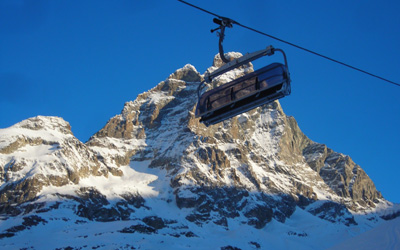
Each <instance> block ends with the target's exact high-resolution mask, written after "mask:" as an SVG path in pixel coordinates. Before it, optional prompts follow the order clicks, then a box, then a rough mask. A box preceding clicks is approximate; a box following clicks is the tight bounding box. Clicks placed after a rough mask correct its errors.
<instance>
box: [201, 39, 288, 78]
mask: <svg viewBox="0 0 400 250" xmlns="http://www.w3.org/2000/svg"><path fill="white" fill-rule="evenodd" d="M275 50H276V49H274V48H273V47H272V46H268V47H267V48H266V49H263V50H259V51H256V52H253V53H250V54H246V55H244V56H242V57H240V58H237V59H235V60H233V61H230V62H228V63H226V64H224V65H222V66H221V67H220V68H219V69H217V70H215V71H214V72H212V73H210V74H208V73H206V74H205V76H204V80H205V81H206V82H207V83H210V82H211V81H212V79H213V78H215V77H217V76H219V75H222V74H223V73H226V72H228V71H230V70H232V69H235V68H238V67H240V66H242V65H244V64H246V63H249V62H251V61H254V60H256V59H258V58H260V57H263V56H266V55H268V56H270V55H273V54H274V51H275ZM280 51H282V50H280Z"/></svg>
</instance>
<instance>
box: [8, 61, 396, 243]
mask: <svg viewBox="0 0 400 250" xmlns="http://www.w3.org/2000/svg"><path fill="white" fill-rule="evenodd" d="M238 55H239V54H237V53H229V54H228V57H229V58H234V57H237V56H238ZM220 64H221V61H220V59H219V58H218V56H216V58H215V60H214V65H213V66H212V67H210V68H209V69H208V71H212V70H215V69H216V68H217V66H218V65H220ZM252 70H253V68H252V65H251V64H248V65H244V66H242V67H241V68H239V69H236V70H234V71H232V72H229V73H228V74H225V75H222V76H220V77H218V78H217V79H216V80H215V81H214V82H213V83H212V84H211V87H215V86H218V85H220V84H223V83H224V82H227V81H229V80H232V79H234V78H237V77H239V76H241V75H243V74H246V73H247V72H251V71H252ZM202 77H203V76H202V75H201V74H200V73H199V72H197V70H196V69H195V67H193V66H192V65H189V64H188V65H185V66H184V67H183V68H181V69H178V70H177V71H176V72H174V73H173V74H171V75H170V76H169V77H168V78H167V79H166V80H165V81H162V82H160V83H159V84H158V85H157V86H155V87H154V88H152V89H151V90H149V91H148V92H145V93H143V94H140V95H138V97H137V98H136V99H135V100H134V101H130V102H126V103H125V105H124V107H123V109H122V111H121V113H120V114H118V115H116V116H114V117H112V118H111V119H110V120H109V121H108V122H107V124H106V125H105V126H104V127H103V128H102V129H101V130H100V131H99V132H97V133H96V134H94V135H93V136H92V137H91V138H90V139H89V140H88V141H87V142H86V143H85V144H84V143H82V142H80V141H79V140H78V139H76V138H75V137H74V136H73V134H72V132H71V128H70V126H69V124H68V123H67V122H65V121H64V120H63V119H62V118H56V117H43V116H38V117H35V118H30V119H27V120H25V121H23V122H21V123H18V124H16V125H14V126H12V127H10V128H7V129H2V130H0V181H1V182H0V184H1V187H0V201H1V207H0V208H1V209H0V213H1V217H2V219H3V220H4V221H5V222H6V223H5V224H6V225H9V226H8V227H6V226H4V227H3V229H2V230H3V233H2V236H1V237H0V238H2V239H3V241H4V242H5V243H4V244H11V243H10V242H8V241H7V239H13V238H20V237H22V235H24V233H23V232H26V228H28V229H30V228H34V227H38V226H45V225H46V224H51V223H53V222H54V221H57V220H65V223H66V225H68V227H71V228H74V227H76V225H79V224H80V223H84V224H87V225H91V223H92V224H94V222H96V221H98V222H107V223H112V222H116V221H123V222H125V225H126V226H125V227H122V228H119V229H118V230H114V231H113V232H117V233H118V234H126V233H129V234H134V235H136V234H138V235H139V236H140V237H142V236H143V237H144V236H145V237H149V239H150V238H152V237H161V238H163V239H164V240H167V239H172V238H175V239H177V238H180V237H183V236H182V235H184V237H185V239H189V238H190V240H188V241H186V240H184V241H182V242H184V244H189V245H192V246H194V245H193V244H195V243H194V242H196V239H204V237H207V234H206V233H205V232H203V231H202V228H205V227H207V228H209V227H211V228H214V229H215V228H217V229H215V230H217V231H218V232H220V231H219V230H222V232H223V231H232V230H233V231H234V230H238V228H240V227H241V226H240V225H242V227H245V228H248V227H250V228H254V229H249V230H250V231H251V232H258V231H252V230H259V232H265V230H267V228H269V227H270V226H269V225H274V227H277V228H279V230H283V229H282V228H285V227H290V230H289V229H288V230H286V231H285V233H286V235H287V237H291V238H290V239H292V238H293V237H296V238H295V240H294V241H293V242H295V243H299V244H305V245H303V246H304V249H308V248H307V247H306V246H308V244H311V243H310V242H311V240H312V239H313V237H312V236H309V237H308V236H307V235H310V234H311V235H312V234H313V233H314V234H315V233H316V232H315V231H313V230H312V229H307V227H304V226H303V225H297V224H296V225H295V226H293V225H292V226H288V225H289V224H290V223H293V221H294V219H293V218H297V217H298V214H303V216H304V215H305V214H307V216H311V217H310V218H313V219H312V220H313V221H315V224H316V225H320V226H321V225H325V226H326V225H330V224H326V223H332V225H333V226H332V228H336V226H337V228H339V229H340V230H339V229H337V230H339V231H340V232H341V233H344V232H345V234H346V235H347V236H346V237H350V235H351V233H349V232H351V230H352V229H353V228H357V230H359V231H365V230H367V229H368V228H370V227H374V225H377V224H379V223H381V222H382V221H383V219H385V218H386V219H388V218H390V216H391V215H393V216H392V217H395V214H396V213H397V211H398V210H397V209H398V208H397V207H396V206H395V205H393V204H392V203H390V202H388V201H386V200H385V199H384V198H383V196H382V195H381V194H380V192H378V191H377V190H376V188H375V185H374V184H373V182H372V180H371V179H370V178H369V177H368V175H367V174H366V173H365V172H364V171H363V170H362V169H361V167H360V166H358V165H357V164H355V163H354V162H353V161H352V160H351V158H350V157H349V156H345V155H343V154H340V153H336V152H334V151H333V150H331V149H329V148H328V147H327V146H326V145H323V144H319V143H316V142H313V141H311V140H310V139H309V138H308V137H307V136H306V135H304V133H303V132H301V130H300V128H299V126H298V124H297V122H296V120H295V119H294V118H293V117H290V116H287V115H285V113H284V112H283V110H282V107H281V105H280V104H279V102H277V101H276V102H274V103H272V104H269V105H264V106H262V107H259V108H257V109H254V110H252V111H249V112H247V113H245V114H242V115H239V116H237V117H234V118H232V119H230V120H229V121H225V122H222V123H220V124H217V125H214V126H210V127H208V128H207V127H205V126H204V125H203V124H200V123H199V120H198V119H196V118H195V117H194V109H195V104H196V101H197V85H198V83H199V82H200V81H201V80H202V79H203V78H202ZM58 211H68V212H66V214H69V217H70V218H75V219H72V220H73V223H72V224H75V225H71V224H68V223H69V221H71V219H70V218H69V217H63V216H61V217H60V215H59V214H58ZM388 211H390V212H388ZM168 212H173V213H168ZM35 216H37V217H35ZM63 218H64V219H63ZM21 220H23V221H24V222H23V223H22V224H18V223H20V221H21ZM299 220H300V219H297V221H299ZM27 221H29V222H30V223H28V222H27ZM44 221H46V222H44ZM51 221H53V222H51ZM82 221H83V222H82ZM24 223H25V224H32V225H25V224H24ZM129 223H130V224H131V223H134V224H133V225H129ZM277 223H278V224H277ZM288 223H289V224H288ZM11 225H14V226H11ZM23 227H25V229H22V228H23ZM330 227H331V226H330ZM18 228H20V229H21V230H20V231H19V230H18ZM214 229H213V230H214ZM24 230H25V231H24ZM279 230H278V231H279ZM233 231H232V232H233ZM278 231H277V232H278ZM160 232H163V233H160ZM97 233H99V232H97ZM102 233H104V232H102ZM83 234H85V233H84V232H83ZM146 235H150V236H146ZM157 235H158V236H157ZM161 235H162V236H161ZM178 235H179V237H178ZM139 236H137V237H139ZM134 237H136V236H134ZM246 237H247V238H246V239H248V242H247V243H246V244H249V242H254V243H256V244H250V245H252V246H253V247H255V248H257V245H265V244H266V242H265V241H263V240H262V239H260V238H257V240H255V241H252V239H251V237H250V236H246ZM285 237H286V236H285ZM91 238H96V237H95V235H94V234H93V235H92V236H91ZM191 238H193V239H191ZM303 238H306V239H303ZM326 239H328V240H327V243H325V244H331V245H326V247H328V246H332V245H333V243H334V240H332V238H329V237H328V238H326ZM0 240H1V239H0ZM292 240H293V239H292ZM177 241H178V242H179V240H177ZM123 242H126V241H123ZM81 243H83V242H81ZM319 243H321V242H320V241H319ZM54 244H55V243H54ZM177 244H179V243H177ZM182 244H183V243H182ZM240 244H242V243H240ZM243 244H244V243H243ZM276 244H277V245H278V246H279V244H280V243H279V244H278V243H276ZM314 244H315V243H314ZM76 247H77V248H78V247H79V245H77V246H76ZM104 247H105V248H106V246H104ZM221 247H223V246H221Z"/></svg>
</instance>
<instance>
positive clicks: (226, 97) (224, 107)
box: [195, 63, 290, 126]
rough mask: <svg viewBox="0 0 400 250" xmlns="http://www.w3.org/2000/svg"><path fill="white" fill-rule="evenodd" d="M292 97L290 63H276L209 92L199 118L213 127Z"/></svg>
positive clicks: (202, 100)
mask: <svg viewBox="0 0 400 250" xmlns="http://www.w3.org/2000/svg"><path fill="white" fill-rule="evenodd" d="M289 94H290V76H289V71H288V67H287V63H286V64H282V63H272V64H270V65H268V66H265V67H263V68H261V69H258V70H257V71H254V72H252V73H250V74H247V75H245V76H242V77H240V78H238V79H235V80H233V81H231V82H228V83H226V84H223V85H221V86H219V87H217V88H214V89H212V90H210V91H207V92H205V93H204V94H203V95H201V96H200V97H199V101H198V103H197V108H196V114H195V115H196V117H201V119H200V122H203V123H204V124H205V125H206V126H209V125H213V124H216V123H218V122H221V121H223V120H226V119H229V118H231V117H234V116H236V115H238V114H241V113H244V112H247V111H249V110H251V109H254V108H256V107H259V106H261V105H263V104H267V103H271V102H273V101H275V100H277V99H280V98H282V97H284V96H287V95H289Z"/></svg>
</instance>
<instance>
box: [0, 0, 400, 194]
mask: <svg viewBox="0 0 400 250" xmlns="http://www.w3.org/2000/svg"><path fill="white" fill-rule="evenodd" d="M191 3H193V4H196V5H199V6H200V7H203V8H205V9H208V10H210V11H212V12H215V13H217V14H220V15H222V16H227V17H230V18H232V19H234V20H236V21H238V22H239V23H241V24H243V25H246V26H250V27H252V28H255V29H258V30H261V31H263V32H265V33H268V34H271V35H273V36H276V37H279V38H281V39H284V40H287V41H290V42H292V43H294V44H297V45H300V46H303V47H306V48H308V49H310V50H313V51H316V52H318V53H321V54H324V55H326V56H329V57H332V58H335V59H337V60H339V61H343V62H345V63H348V64H350V65H353V66H356V67H359V68H361V69H364V70H366V71H370V72H371V73H374V74H377V75H380V76H383V77H385V78H388V79H390V80H392V81H395V82H400V58H399V56H400V46H399V44H400V32H398V30H399V27H400V15H399V14H398V13H400V2H399V1H397V0H384V1H378V0H366V1H359V0H357V1H344V0H337V1H319V0H309V1H295V0H292V1H256V0H254V1H239V0H229V1H228V0H223V1H211V0H202V1H199V0H191ZM212 19H213V17H212V16H210V15H208V14H206V13H203V12H200V11H198V10H196V9H193V8H190V7H188V6H186V5H184V4H182V3H180V2H178V1H175V0H167V1H166V0H162V1H160V0H158V1H155V0H148V1H135V0H132V1H128V0H120V1H102V0H100V1H88V0H86V1H85V0H83V1H50V0H48V1H41V0H38V1H23V0H0V128H5V127H9V126H11V125H13V124H15V123H17V122H19V121H21V120H23V119H26V118H29V117H33V116H36V115H52V116H60V117H63V118H64V119H65V120H67V121H68V122H70V124H71V126H72V131H73V133H74V134H75V135H76V136H77V137H78V138H79V139H80V140H81V141H84V142H85V141H87V140H88V139H89V137H90V136H91V135H93V134H94V133H95V132H97V131H98V130H100V129H101V128H102V127H103V126H104V125H105V124H106V122H107V121H108V119H109V118H111V117H112V116H114V115H116V114H119V113H120V111H121V110H122V108H123V105H124V103H125V102H126V101H130V100H134V99H135V98H136V96H137V95H138V94H139V93H142V92H144V91H147V90H149V89H150V88H152V87H154V86H155V85H156V84H158V83H159V82H160V81H162V80H164V79H166V78H167V77H168V76H169V74H171V73H173V72H174V71H175V70H176V69H178V68H181V67H183V66H184V65H185V64H187V63H190V64H192V65H194V66H195V67H196V68H197V70H198V71H200V72H201V73H204V71H205V70H206V69H207V68H208V67H209V66H211V63H212V59H213V57H214V55H215V54H217V53H218V38H217V36H216V34H215V33H214V34H211V33H210V30H211V29H213V28H216V25H215V24H214V23H213V22H212ZM270 44H272V45H274V46H275V47H277V48H282V49H283V50H285V52H286V54H287V56H288V61H289V67H290V71H291V76H292V94H291V95H290V96H288V97H287V98H285V99H282V101H281V104H282V107H283V109H284V111H285V113H286V114H287V115H291V116H294V117H295V118H296V120H297V121H298V123H299V126H300V128H301V129H302V130H303V132H304V133H305V134H306V135H307V136H308V137H309V138H310V139H312V140H313V141H316V142H319V143H324V144H326V145H327V146H328V147H330V148H332V149H333V150H335V151H338V152H341V153H344V154H347V155H350V156H351V157H352V158H353V160H354V161H355V162H356V163H357V164H359V165H360V166H361V167H362V168H363V169H364V170H365V171H366V172H367V174H368V175H369V176H370V177H371V178H372V180H373V181H374V182H375V184H376V186H377V188H378V190H380V191H381V192H382V193H383V195H384V197H386V198H387V199H388V200H390V201H394V202H400V195H399V193H398V190H400V181H399V176H400V170H399V168H400V164H399V159H398V158H399V155H400V154H399V146H400V132H399V128H400V87H397V86H394V85H392V84H389V83H386V82H383V81H381V80H378V79H375V78H373V77H370V76H367V75H364V74H362V73H360V72H357V71H354V70H351V69H348V68H346V67H343V66H341V65H337V64H335V63H332V62H330V61H327V60H325V59H322V58H319V57H317V56H315V55H312V54H309V53H306V52H304V51H301V50H299V49H296V48H293V47H290V46H289V45H286V44H283V43H280V42H278V41H275V40H272V39H271V38H268V37H264V36H261V35H259V34H256V33H254V32H251V31H248V30H246V29H243V28H241V27H238V26H234V28H232V29H227V31H226V40H225V42H224V48H225V51H238V52H242V53H247V52H252V51H255V50H259V49H263V48H265V47H266V46H268V45H270ZM278 60H279V59H278ZM258 61H259V62H258ZM258 61H256V62H255V63H254V65H255V68H258V67H262V66H263V65H265V64H267V63H269V62H271V59H270V58H264V59H260V60H258Z"/></svg>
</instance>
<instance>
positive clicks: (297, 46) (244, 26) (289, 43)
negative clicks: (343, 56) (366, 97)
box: [178, 0, 400, 87]
mask: <svg viewBox="0 0 400 250" xmlns="http://www.w3.org/2000/svg"><path fill="white" fill-rule="evenodd" d="M178 1H179V2H182V3H184V4H186V5H189V6H191V7H193V8H196V9H198V10H200V11H203V12H205V13H208V14H210V15H213V16H215V17H218V18H220V19H222V20H230V21H231V23H233V24H236V25H238V26H240V27H242V28H245V29H248V30H250V31H253V32H256V33H258V34H260V35H263V36H267V37H269V38H272V39H274V40H277V41H280V42H282V43H285V44H288V45H290V46H293V47H295V48H298V49H301V50H303V51H306V52H308V53H311V54H314V55H316V56H319V57H322V58H325V59H327V60H329V61H332V62H335V63H338V64H341V65H343V66H346V67H348V68H350V69H353V70H357V71H359V72H361V73H364V74H367V75H369V76H372V77H375V78H378V79H380V80H382V81H385V82H388V83H391V84H393V85H396V86H398V87H400V84H399V83H396V82H393V81H391V80H388V79H386V78H383V77H381V76H378V75H375V74H372V73H370V72H368V71H365V70H362V69H360V68H357V67H354V66H351V65H349V64H347V63H344V62H341V61H338V60H336V59H333V58H331V57H328V56H325V55H322V54H320V53H317V52H315V51H312V50H309V49H306V48H304V47H302V46H299V45H296V44H294V43H291V42H288V41H285V40H283V39H280V38H278V37H275V36H272V35H269V34H267V33H265V32H262V31H259V30H256V29H254V28H251V27H249V26H246V25H243V24H240V23H238V22H236V21H234V20H232V19H230V18H227V17H223V16H220V15H217V14H215V13H213V12H211V11H208V10H206V9H203V8H200V7H198V6H196V5H193V4H191V3H188V2H186V1H183V0H178Z"/></svg>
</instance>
